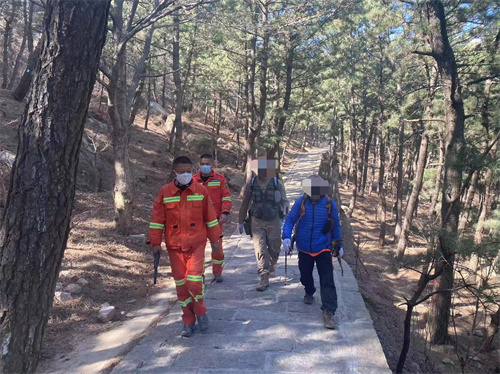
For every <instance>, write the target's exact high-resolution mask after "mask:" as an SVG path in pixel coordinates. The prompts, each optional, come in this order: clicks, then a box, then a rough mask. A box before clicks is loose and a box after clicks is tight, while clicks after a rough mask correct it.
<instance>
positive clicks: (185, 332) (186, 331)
mask: <svg viewBox="0 0 500 374" xmlns="http://www.w3.org/2000/svg"><path fill="white" fill-rule="evenodd" d="M193 330H194V325H184V328H183V329H182V331H181V336H184V337H185V338H189V337H190V336H191V335H193Z"/></svg>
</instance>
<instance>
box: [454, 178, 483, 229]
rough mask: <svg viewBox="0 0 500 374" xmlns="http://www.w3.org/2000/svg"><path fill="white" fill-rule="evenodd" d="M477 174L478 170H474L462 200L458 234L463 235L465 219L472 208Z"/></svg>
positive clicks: (467, 218) (465, 224)
mask: <svg viewBox="0 0 500 374" xmlns="http://www.w3.org/2000/svg"><path fill="white" fill-rule="evenodd" d="M478 176H479V172H478V171H476V172H475V173H474V174H473V175H472V179H471V181H470V186H469V188H468V189H467V194H466V196H465V200H464V208H463V210H462V214H461V215H460V220H459V221H458V234H459V235H460V236H463V234H464V230H465V226H467V221H468V220H469V214H470V210H471V209H472V202H473V201H474V196H475V195H476V184H477V179H478Z"/></svg>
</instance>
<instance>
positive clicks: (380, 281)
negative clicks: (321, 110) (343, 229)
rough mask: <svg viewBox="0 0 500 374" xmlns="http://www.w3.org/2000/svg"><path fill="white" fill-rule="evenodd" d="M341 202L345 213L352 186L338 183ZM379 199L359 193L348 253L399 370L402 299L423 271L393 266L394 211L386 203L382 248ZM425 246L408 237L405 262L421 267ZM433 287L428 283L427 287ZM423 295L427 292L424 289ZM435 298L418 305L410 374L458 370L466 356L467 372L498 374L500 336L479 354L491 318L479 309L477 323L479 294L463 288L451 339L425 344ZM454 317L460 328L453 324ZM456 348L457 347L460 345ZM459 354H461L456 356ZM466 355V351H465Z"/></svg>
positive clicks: (420, 240)
mask: <svg viewBox="0 0 500 374" xmlns="http://www.w3.org/2000/svg"><path fill="white" fill-rule="evenodd" d="M339 187H340V192H341V196H342V205H343V208H344V211H347V205H349V201H350V198H351V189H350V188H346V187H345V186H344V185H340V186H339ZM377 203H378V198H377V195H376V194H371V195H369V194H368V193H365V196H364V197H358V199H357V202H356V209H355V210H354V214H353V217H352V218H351V219H350V223H351V227H352V233H353V237H354V241H355V243H356V247H357V248H358V256H359V258H360V260H359V261H358V260H357V259H356V254H355V253H348V254H346V256H345V257H346V260H347V262H348V263H349V264H350V265H351V267H352V269H353V272H354V273H355V275H356V277H357V279H358V283H359V286H360V290H361V294H362V296H363V298H364V300H365V304H366V306H367V308H368V310H369V311H370V314H371V317H372V319H373V321H374V325H375V329H376V331H377V334H378V336H379V338H380V341H381V343H382V347H383V349H384V352H385V355H386V358H387V361H388V363H389V366H390V367H391V369H392V370H395V369H396V365H397V362H398V359H399V355H400V351H401V347H402V342H403V322H404V318H405V313H406V305H401V304H402V303H404V302H405V299H404V297H407V298H411V297H412V296H413V292H414V290H415V289H416V286H417V283H418V279H419V277H420V274H419V273H417V272H416V271H414V270H409V269H405V268H402V269H397V267H396V266H395V252H396V245H395V244H393V243H391V240H392V238H393V236H394V226H395V218H394V215H393V214H392V213H391V212H390V208H391V207H392V206H393V205H392V204H391V200H390V199H388V201H387V207H388V212H387V223H388V229H387V235H386V242H387V244H386V245H385V246H384V248H379V246H378V236H379V223H378V222H377V220H376V209H377ZM426 208H427V206H426V205H425V204H423V206H422V207H420V208H419V211H420V212H421V213H420V216H419V217H417V219H416V221H415V225H416V226H418V225H422V224H425V222H426V220H427V219H428V217H426V214H425V213H423V212H425V211H426ZM425 248H426V242H425V240H424V239H423V238H422V237H420V236H417V235H410V240H409V243H408V248H407V250H406V253H405V263H406V264H407V267H408V268H415V269H419V266H417V264H418V263H419V262H420V260H421V259H422V256H423V254H424V251H425ZM431 287H432V285H429V290H430V289H431ZM424 294H425V293H424ZM430 302H431V299H430V300H429V301H428V302H424V303H422V304H420V305H418V306H417V307H416V308H415V309H414V312H413V318H412V334H411V339H412V341H411V348H410V352H409V354H408V357H407V360H406V367H407V368H409V370H410V371H411V372H423V373H459V372H461V370H462V369H461V366H460V361H459V358H458V357H459V355H460V356H462V357H463V358H466V357H467V364H466V366H465V368H464V372H465V373H498V372H500V371H499V370H500V367H499V366H500V362H499V357H500V339H499V337H498V334H497V336H496V339H495V343H494V347H495V349H494V350H493V351H490V352H480V351H479V347H480V344H481V342H482V337H481V336H477V335H482V334H484V333H485V327H486V326H487V324H489V323H490V318H489V317H487V318H486V317H485V315H484V313H479V314H478V318H477V319H476V322H475V325H474V327H473V323H474V314H475V306H476V305H475V298H472V297H470V294H467V293H465V292H463V293H458V294H456V295H455V296H454V297H453V305H454V307H453V309H452V314H453V318H452V319H451V321H450V332H452V331H453V333H451V336H450V342H449V343H448V345H445V346H436V345H430V346H429V345H428V344H425V341H426V340H428V339H426V330H425V324H426V321H427V316H428V312H429V307H430ZM453 320H454V321H455V325H456V330H454V328H453ZM457 347H458V348H457ZM457 353H458V354H457ZM467 353H468V354H467Z"/></svg>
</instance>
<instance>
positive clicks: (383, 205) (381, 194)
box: [377, 115, 387, 248]
mask: <svg viewBox="0 0 500 374" xmlns="http://www.w3.org/2000/svg"><path fill="white" fill-rule="evenodd" d="M378 126H379V134H380V135H379V136H380V139H379V148H380V150H379V171H378V207H377V209H378V212H377V215H378V217H379V221H380V233H379V237H378V246H379V247H380V248H382V247H383V246H384V245H385V234H386V231H387V223H386V220H387V217H386V215H387V214H386V212H387V202H386V199H385V188H384V176H385V140H384V130H383V122H382V115H381V116H380V118H379V124H378Z"/></svg>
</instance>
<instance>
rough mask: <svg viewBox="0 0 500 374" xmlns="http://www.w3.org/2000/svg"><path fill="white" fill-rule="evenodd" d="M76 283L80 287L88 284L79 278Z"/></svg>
mask: <svg viewBox="0 0 500 374" xmlns="http://www.w3.org/2000/svg"><path fill="white" fill-rule="evenodd" d="M76 283H78V284H79V285H80V286H86V285H87V284H89V281H88V280H86V279H85V278H80V279H78V280H77V281H76Z"/></svg>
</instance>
